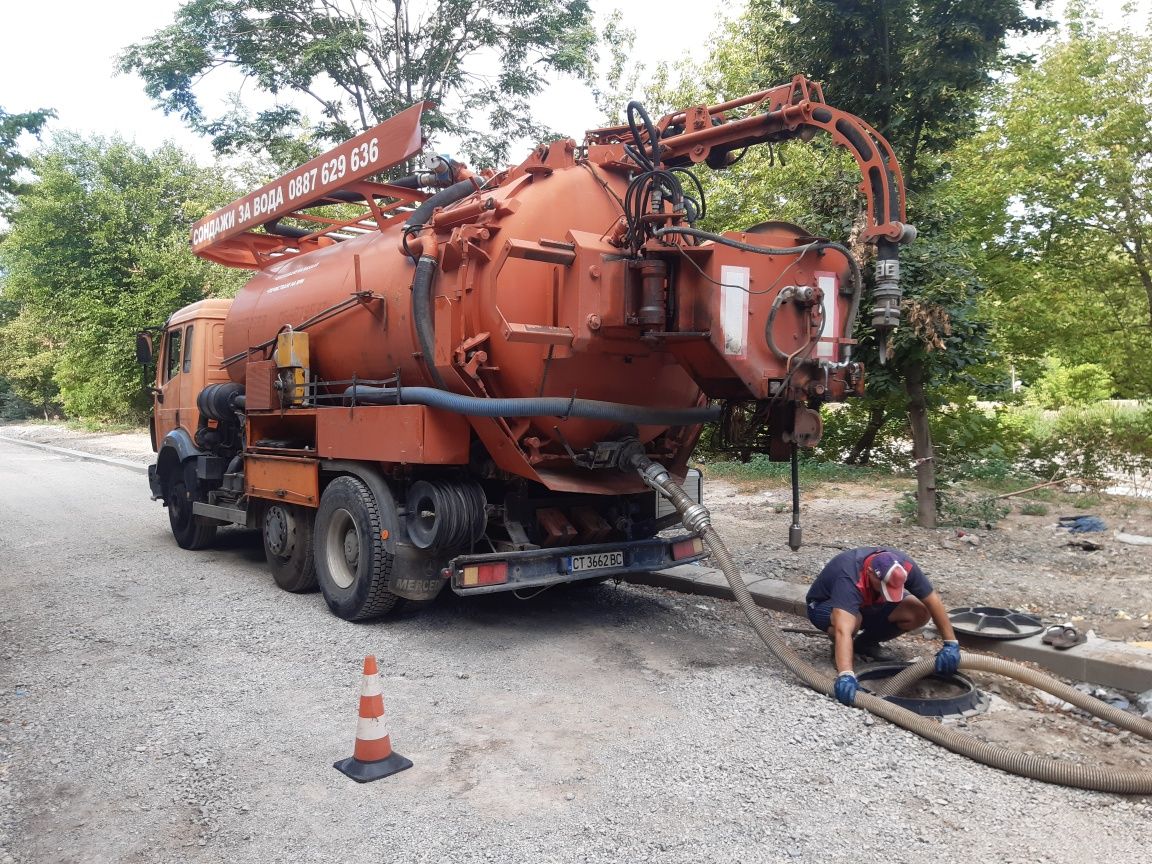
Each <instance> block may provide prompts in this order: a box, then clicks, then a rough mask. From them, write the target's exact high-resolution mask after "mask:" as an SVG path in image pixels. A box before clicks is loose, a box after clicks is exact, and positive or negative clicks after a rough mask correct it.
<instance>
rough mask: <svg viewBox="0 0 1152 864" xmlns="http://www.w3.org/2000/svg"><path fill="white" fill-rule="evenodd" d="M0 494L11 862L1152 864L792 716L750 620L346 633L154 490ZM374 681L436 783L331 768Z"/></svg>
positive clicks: (371, 628) (729, 610)
mask: <svg viewBox="0 0 1152 864" xmlns="http://www.w3.org/2000/svg"><path fill="white" fill-rule="evenodd" d="M2 434H11V429H10V428H9V429H5V430H4V431H3V433H2ZM60 443H61V444H62V446H70V447H73V448H77V449H80V445H79V444H78V443H77V441H76V439H75V438H72V439H70V443H64V442H60ZM92 446H99V445H92ZM86 449H87V448H86ZM111 455H117V456H120V457H121V458H124V457H125V456H126V454H125V453H124V452H117V453H113V454H111ZM0 490H3V491H2V492H0V552H2V557H0V562H2V563H0V661H2V662H0V864H9V862H13V861H15V862H42V861H45V862H47V861H51V862H56V861H59V862H218V861H228V862H261V864H270V862H281V861H285V860H288V861H293V862H312V861H316V862H331V861H355V860H364V859H366V858H369V857H371V858H377V859H378V858H380V857H382V856H386V857H387V860H391V861H397V862H421V861H429V862H433V861H435V862H442V861H453V862H471V861H502V862H505V861H532V862H584V861H588V862H616V861H619V862H632V861H653V862H693V864H696V862H700V861H715V862H761V861H763V862H777V861H794V860H799V861H813V862H823V861H829V862H831V861H844V860H855V861H862V862H873V861H876V862H879V861H886V862H917V864H920V862H923V861H926V860H941V861H953V860H960V859H964V860H969V861H975V862H985V861H986V862H997V864H1003V862H1012V861H1019V862H1025V861H1027V862H1045V861H1052V862H1057V861H1059V862H1066V861H1069V860H1095V859H1100V860H1105V861H1126V860H1142V859H1143V858H1144V857H1146V855H1147V850H1148V848H1150V844H1152V819H1150V818H1149V815H1150V811H1152V804H1150V802H1149V801H1148V800H1146V799H1143V800H1142V799H1135V798H1121V797H1116V796H1108V795H1102V794H1095V793H1087V792H1081V791H1076V790H1068V789H1062V788H1058V787H1053V786H1048V785H1044V784H1040V783H1035V782H1032V781H1028V780H1023V779H1020V778H1015V777H1011V776H1008V775H1004V774H1001V773H999V772H996V771H994V770H992V769H989V768H985V767H983V766H980V765H977V764H974V763H971V762H969V761H967V760H965V759H962V758H960V757H957V756H954V755H952V754H950V753H947V752H944V751H942V750H940V749H939V748H937V747H935V746H934V745H932V744H930V743H928V742H926V741H923V740H921V739H919V738H916V737H915V736H913V735H911V734H910V733H906V732H904V731H902V730H899V729H896V728H894V727H891V726H889V725H887V724H885V723H883V722H880V721H877V722H875V723H872V722H871V721H870V719H869V718H867V717H866V716H865V715H863V714H861V713H859V712H855V711H850V710H846V709H844V708H841V707H840V706H838V705H837V704H835V703H834V702H832V701H831V700H829V699H827V698H825V697H822V696H819V695H817V694H815V693H812V692H810V691H807V690H805V689H803V688H801V687H800V686H798V685H797V684H795V683H794V682H793V681H791V680H789V679H788V678H787V677H786V676H785V675H784V674H783V673H781V672H779V671H777V669H775V668H774V667H773V666H772V664H771V663H770V661H769V660H767V658H766V657H765V654H764V651H763V649H762V647H761V646H760V645H759V643H758V642H756V641H755V638H754V637H753V636H752V635H751V633H750V631H749V629H748V628H747V626H746V625H745V624H744V623H743V622H742V619H741V618H740V617H739V614H738V611H737V610H736V608H735V607H734V606H733V605H732V604H728V603H722V602H715V601H702V600H700V598H690V597H681V596H678V595H674V594H670V593H665V592H661V591H657V590H651V589H642V588H633V587H628V586H614V585H604V586H600V587H596V588H585V589H569V590H559V589H558V590H554V591H550V592H546V593H545V594H543V595H541V596H540V597H538V598H536V599H535V600H533V601H529V602H521V601H517V600H515V599H514V598H509V597H500V596H492V597H486V598H471V599H469V600H468V601H463V600H459V599H457V598H455V597H453V596H451V595H449V596H445V597H442V598H441V599H440V600H438V601H437V602H435V603H433V604H431V605H428V606H424V607H420V608H410V609H408V610H406V611H405V612H404V613H403V614H401V616H400V617H399V618H398V619H396V620H393V621H389V622H383V623H377V624H371V625H359V626H357V625H350V624H347V623H345V622H342V621H339V620H338V619H336V618H334V617H333V616H331V615H330V614H329V613H328V612H327V610H326V608H325V607H324V604H323V602H322V600H321V599H320V598H319V596H318V595H306V596H303V597H300V596H292V595H288V594H285V593H283V592H280V591H278V590H277V589H276V588H275V586H274V585H273V583H272V581H271V579H269V578H268V576H267V574H266V572H265V570H264V567H263V565H262V560H261V559H262V557H263V556H262V552H261V550H260V547H259V543H258V541H257V538H256V537H255V536H254V535H253V534H251V533H249V532H239V531H229V532H225V533H224V534H223V536H222V538H221V542H220V543H219V545H218V548H216V549H214V550H210V551H206V552H201V553H188V552H182V551H181V550H179V549H177V548H176V547H175V545H174V544H173V543H172V541H171V539H170V537H169V535H168V531H167V524H166V519H165V517H164V513H163V511H162V509H161V508H160V507H159V506H158V505H157V504H156V503H154V502H150V501H148V495H147V489H146V485H145V483H144V481H143V479H142V478H141V477H140V476H139V475H137V474H133V473H131V472H128V471H124V470H123V469H118V468H113V467H106V466H102V465H97V464H91V463H86V462H80V461H75V460H69V459H64V458H60V457H57V456H53V455H50V454H48V453H44V452H41V451H36V450H31V449H27V448H23V447H19V446H17V445H13V444H5V443H3V442H0ZM733 545H736V544H735V543H734V544H733ZM826 551H827V550H826ZM743 554H753V553H750V552H748V550H743ZM829 554H831V553H829ZM787 623H790V624H794V623H795V620H794V619H788V620H787ZM815 641H816V640H809V639H806V638H805V637H802V636H796V637H795V642H796V644H797V646H798V647H799V648H800V649H801V650H802V651H804V652H806V653H808V654H809V655H812V656H816V655H818V654H821V653H824V652H826V650H827V649H826V648H824V647H822V646H819V645H813V644H812V643H813V642H815ZM909 644H910V645H911V644H912V643H909ZM368 652H374V653H376V654H377V655H378V656H379V657H380V659H381V666H382V671H383V681H384V693H385V702H386V703H387V705H388V710H389V725H390V728H391V730H392V735H393V744H394V746H395V747H396V749H397V750H398V751H399V752H401V753H403V754H404V755H406V756H408V757H409V758H411V759H412V760H413V761H414V762H415V763H416V764H415V767H414V768H413V769H411V770H409V771H405V772H403V773H402V774H399V775H396V776H395V777H392V778H389V779H387V780H384V781H381V782H378V783H374V784H370V785H367V786H358V785H356V784H353V783H352V782H351V781H348V780H346V779H345V778H344V777H343V776H342V775H340V774H338V773H337V772H336V771H335V770H333V769H332V767H331V763H332V762H333V761H334V760H336V759H338V758H341V757H343V756H346V755H348V753H349V752H350V748H351V744H352V736H353V731H354V728H355V714H356V704H357V695H358V686H359V666H360V661H361V659H362V656H363V654H365V653H368ZM1089 731H1091V730H1089ZM1097 731H1098V730H1097ZM1084 734H1085V735H1087V734H1088V731H1086V732H1084ZM1114 737H1115V736H1114ZM1075 743H1076V742H1075V741H1068V740H1066V739H1064V738H1062V737H1060V736H1056V740H1055V742H1054V744H1053V746H1054V747H1056V748H1057V749H1061V750H1065V749H1068V748H1070V747H1071V746H1072V745H1073V744H1075ZM1033 746H1034V747H1035V748H1038V749H1039V750H1040V752H1045V746H1046V745H1045V743H1044V742H1043V741H1041V740H1039V737H1038V739H1037V741H1036V742H1035V744H1034V745H1033ZM1126 754H1127V755H1125V756H1123V757H1121V758H1120V761H1125V760H1127V761H1128V762H1129V763H1130V764H1135V763H1136V762H1137V760H1143V761H1145V762H1149V761H1152V746H1149V745H1146V744H1137V745H1132V747H1131V749H1130V750H1127V751H1126ZM1138 856H1139V857H1138Z"/></svg>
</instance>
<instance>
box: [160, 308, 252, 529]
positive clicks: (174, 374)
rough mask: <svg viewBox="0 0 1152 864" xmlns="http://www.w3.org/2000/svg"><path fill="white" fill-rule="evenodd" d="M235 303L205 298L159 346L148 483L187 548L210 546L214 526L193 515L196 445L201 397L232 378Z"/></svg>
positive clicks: (178, 319) (181, 313) (170, 325)
mask: <svg viewBox="0 0 1152 864" xmlns="http://www.w3.org/2000/svg"><path fill="white" fill-rule="evenodd" d="M231 305H232V301H231V300H226V299H210V300H200V301H198V302H196V303H192V304H191V305H189V306H185V307H184V308H183V309H180V310H178V311H176V312H175V313H173V314H172V316H171V317H170V318H169V319H168V321H167V322H165V324H164V329H163V330H162V331H161V333H160V339H159V342H158V344H157V345H156V351H155V358H156V376H155V379H154V381H153V386H152V394H153V405H152V418H151V421H150V422H149V432H150V433H151V438H152V449H153V451H155V453H156V454H157V459H156V463H155V464H154V465H151V466H149V469H148V483H149V486H150V487H151V490H152V497H153V498H154V499H160V500H163V501H164V503H165V505H166V506H167V507H168V516H169V519H170V520H171V522H172V533H173V534H174V535H175V537H176V540H177V542H178V543H179V544H180V545H181V546H183V547H185V548H202V547H203V546H205V545H207V544H208V543H209V542H211V539H212V535H213V534H214V533H215V523H212V522H211V521H210V520H206V519H202V518H201V517H197V516H195V515H194V514H193V513H192V506H191V505H192V501H193V498H194V496H195V490H196V488H197V484H196V482H195V470H196V465H195V461H196V458H197V457H198V456H199V455H200V447H199V446H197V443H196V434H197V426H198V424H199V422H200V412H199V411H198V409H197V407H196V397H197V396H198V395H199V394H200V393H201V391H203V390H204V388H205V387H207V386H208V385H209V384H217V383H223V382H225V381H227V380H228V372H227V370H225V368H224V366H223V364H222V361H223V359H224V319H225V318H226V317H227V316H228V310H229V308H230V307H231Z"/></svg>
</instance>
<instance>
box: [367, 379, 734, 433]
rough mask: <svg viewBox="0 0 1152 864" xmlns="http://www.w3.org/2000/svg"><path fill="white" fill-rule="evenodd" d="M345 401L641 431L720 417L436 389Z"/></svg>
mask: <svg viewBox="0 0 1152 864" xmlns="http://www.w3.org/2000/svg"><path fill="white" fill-rule="evenodd" d="M344 399H345V401H352V400H353V399H354V400H355V401H356V402H359V403H363V404H365V405H396V404H404V405H427V406H429V407H430V408H442V409H444V410H445V411H451V412H453V413H454V414H465V415H468V416H471V417H580V418H584V419H587V420H606V421H611V422H614V423H634V424H636V425H637V426H695V425H696V424H697V423H707V422H708V421H710V420H716V419H718V418H719V417H720V409H719V408H651V407H649V406H647V405H627V404H624V403H623V402H600V401H597V400H595V399H576V398H572V399H567V398H565V397H563V396H535V397H529V398H523V399H489V398H486V397H481V396H462V395H461V394H459V393H451V392H449V391H447V390H437V389H436V388H435V387H402V388H401V387H369V386H366V385H364V384H356V385H353V386H351V387H349V388H347V389H346V390H345V391H344Z"/></svg>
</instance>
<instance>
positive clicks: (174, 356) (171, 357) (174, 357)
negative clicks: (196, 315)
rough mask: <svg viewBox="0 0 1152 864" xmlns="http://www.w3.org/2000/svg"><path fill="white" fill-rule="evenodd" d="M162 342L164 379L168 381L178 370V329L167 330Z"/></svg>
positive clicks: (179, 342) (179, 341)
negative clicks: (164, 340) (164, 339)
mask: <svg viewBox="0 0 1152 864" xmlns="http://www.w3.org/2000/svg"><path fill="white" fill-rule="evenodd" d="M164 344H165V348H164V357H165V360H164V380H165V381H170V380H171V379H172V378H174V377H175V376H176V375H178V374H179V372H180V344H181V339H180V331H179V330H169V331H168V339H167V341H166V342H165V343H164Z"/></svg>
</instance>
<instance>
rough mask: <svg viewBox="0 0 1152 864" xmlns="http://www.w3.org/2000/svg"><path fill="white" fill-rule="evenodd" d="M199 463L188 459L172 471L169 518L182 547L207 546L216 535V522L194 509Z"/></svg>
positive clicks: (168, 502) (169, 477)
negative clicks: (198, 513)
mask: <svg viewBox="0 0 1152 864" xmlns="http://www.w3.org/2000/svg"><path fill="white" fill-rule="evenodd" d="M196 488H197V483H196V465H195V463H194V462H186V463H184V464H183V465H177V466H176V467H174V468H173V469H172V470H171V471H170V472H169V474H168V483H167V490H168V491H167V495H166V496H165V499H164V503H166V504H167V505H168V522H169V524H170V525H171V526H172V536H173V537H175V538H176V545H178V546H179V547H180V548H181V549H206V548H207V547H209V546H211V545H212V541H213V540H215V539H216V526H215V524H213V523H211V522H207V521H205V519H204V517H202V516H197V515H195V514H194V513H193V512H192V502H193V501H194V500H196Z"/></svg>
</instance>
